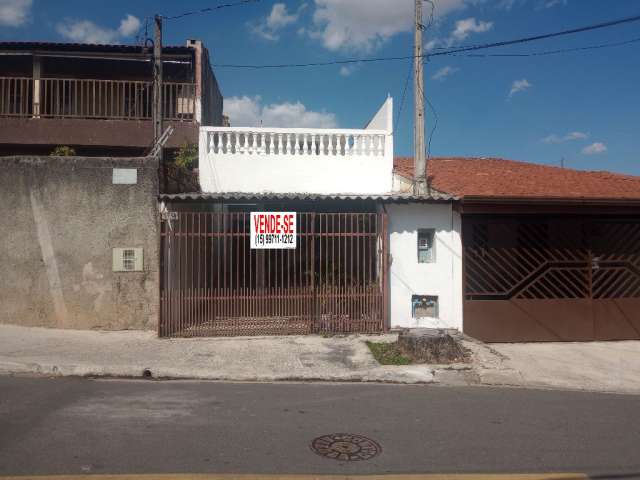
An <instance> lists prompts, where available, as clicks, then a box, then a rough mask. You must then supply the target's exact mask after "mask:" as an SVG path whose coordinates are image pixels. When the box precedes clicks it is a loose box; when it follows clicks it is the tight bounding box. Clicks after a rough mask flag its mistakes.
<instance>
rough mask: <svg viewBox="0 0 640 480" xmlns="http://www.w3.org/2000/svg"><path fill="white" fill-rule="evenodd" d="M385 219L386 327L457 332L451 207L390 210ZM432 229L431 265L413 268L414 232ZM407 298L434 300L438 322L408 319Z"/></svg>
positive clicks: (458, 250)
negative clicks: (388, 313)
mask: <svg viewBox="0 0 640 480" xmlns="http://www.w3.org/2000/svg"><path fill="white" fill-rule="evenodd" d="M386 208H387V212H388V213H389V236H390V245H389V247H390V253H391V258H392V263H391V269H390V275H389V281H390V304H391V305H390V308H391V327H432V328H457V329H459V330H462V243H461V237H460V232H461V218H460V214H459V213H457V212H455V211H453V205H452V204H451V203H438V204H420V203H410V204H392V205H387V207H386ZM420 228H433V229H435V241H434V245H435V255H436V260H435V262H434V263H418V253H417V243H418V233H417V231H418V229H420ZM411 295H435V296H437V297H438V302H439V315H438V317H439V318H429V319H425V318H422V319H420V320H419V321H418V320H416V319H414V318H412V317H411Z"/></svg>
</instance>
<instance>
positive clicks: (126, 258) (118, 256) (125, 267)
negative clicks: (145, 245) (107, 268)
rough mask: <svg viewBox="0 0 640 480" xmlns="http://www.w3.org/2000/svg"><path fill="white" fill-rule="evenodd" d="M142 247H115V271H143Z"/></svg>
mask: <svg viewBox="0 0 640 480" xmlns="http://www.w3.org/2000/svg"><path fill="white" fill-rule="evenodd" d="M142 268H143V263H142V249H141V248H114V249H113V271H114V272H141V271H142Z"/></svg>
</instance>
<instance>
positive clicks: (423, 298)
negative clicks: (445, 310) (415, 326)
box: [411, 295, 438, 318]
mask: <svg viewBox="0 0 640 480" xmlns="http://www.w3.org/2000/svg"><path fill="white" fill-rule="evenodd" d="M411 316H412V317H413V318H425V317H426V318H438V297H434V296H431V295H412V296H411Z"/></svg>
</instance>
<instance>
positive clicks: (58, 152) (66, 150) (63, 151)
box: [49, 145, 76, 157]
mask: <svg viewBox="0 0 640 480" xmlns="http://www.w3.org/2000/svg"><path fill="white" fill-rule="evenodd" d="M75 154H76V151H75V150H74V149H73V148H71V147H67V146H66V145H58V146H57V147H56V148H54V149H53V150H52V151H51V153H50V154H49V155H50V156H51V157H73V156H74V155H75Z"/></svg>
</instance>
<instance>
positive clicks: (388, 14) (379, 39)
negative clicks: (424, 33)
mask: <svg viewBox="0 0 640 480" xmlns="http://www.w3.org/2000/svg"><path fill="white" fill-rule="evenodd" d="M391 1H392V2H393V6H390V0H315V6H316V9H315V11H314V14H313V23H314V28H313V29H311V30H310V31H309V35H310V36H311V37H312V38H315V39H318V40H320V41H321V42H322V45H323V46H324V47H325V48H327V49H328V50H332V51H337V50H342V51H361V52H370V51H373V50H375V49H376V48H378V47H380V46H381V45H382V44H383V43H384V42H386V41H387V40H389V38H391V37H392V36H394V35H396V34H398V33H402V32H410V31H412V29H413V18H414V16H413V9H414V1H413V0H391ZM471 1H472V0H433V2H434V5H435V8H434V17H437V18H442V17H444V16H446V15H447V14H449V13H451V12H452V11H455V10H459V9H462V8H464V7H465V4H466V3H467V2H471ZM365 4H366V5H365ZM425 5H427V6H426V7H425V10H424V18H425V22H426V21H427V20H426V19H427V18H428V16H429V15H430V9H429V6H428V4H427V3H425Z"/></svg>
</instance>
